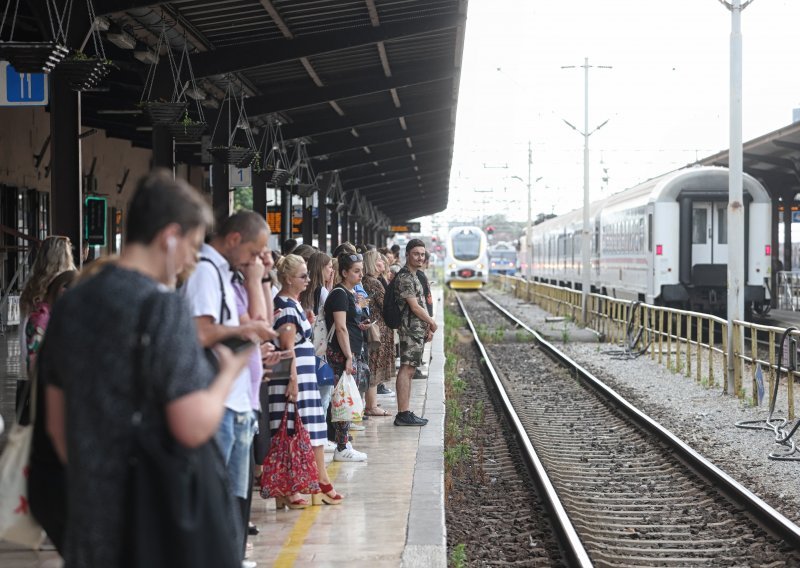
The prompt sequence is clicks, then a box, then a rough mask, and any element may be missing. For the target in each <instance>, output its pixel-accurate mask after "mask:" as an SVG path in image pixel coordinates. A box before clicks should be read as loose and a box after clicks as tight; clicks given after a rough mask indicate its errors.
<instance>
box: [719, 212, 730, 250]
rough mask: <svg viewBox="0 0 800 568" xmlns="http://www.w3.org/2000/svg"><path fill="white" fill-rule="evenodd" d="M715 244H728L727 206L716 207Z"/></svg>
mask: <svg viewBox="0 0 800 568" xmlns="http://www.w3.org/2000/svg"><path fill="white" fill-rule="evenodd" d="M717 220H718V223H717V244H720V245H727V244H728V208H727V207H725V206H723V207H719V208H718V209H717Z"/></svg>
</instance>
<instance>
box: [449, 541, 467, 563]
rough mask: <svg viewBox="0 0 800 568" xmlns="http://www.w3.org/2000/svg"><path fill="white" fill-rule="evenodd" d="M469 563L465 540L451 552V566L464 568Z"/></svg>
mask: <svg viewBox="0 0 800 568" xmlns="http://www.w3.org/2000/svg"><path fill="white" fill-rule="evenodd" d="M466 565H467V545H466V544H464V543H463V542H462V543H461V544H457V545H456V546H454V547H453V550H452V551H451V552H450V568H464V567H465V566H466Z"/></svg>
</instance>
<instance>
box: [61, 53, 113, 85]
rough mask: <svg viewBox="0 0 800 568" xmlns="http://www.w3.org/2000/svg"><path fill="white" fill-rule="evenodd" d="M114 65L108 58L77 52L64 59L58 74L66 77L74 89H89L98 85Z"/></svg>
mask: <svg viewBox="0 0 800 568" xmlns="http://www.w3.org/2000/svg"><path fill="white" fill-rule="evenodd" d="M80 55H83V54H80ZM113 66H114V64H113V63H112V62H111V61H109V60H107V59H104V60H103V59H97V58H87V57H86V56H83V57H80V56H78V54H76V56H73V57H69V58H67V59H65V60H64V61H62V62H61V63H60V64H59V66H58V71H56V74H57V75H58V76H59V77H64V78H65V79H66V80H67V82H68V83H69V86H70V88H71V89H72V90H73V91H88V90H89V89H94V88H95V87H97V86H98V85H99V84H100V82H101V81H102V80H103V79H104V78H105V77H106V75H108V74H109V73H110V72H111V68H112V67H113Z"/></svg>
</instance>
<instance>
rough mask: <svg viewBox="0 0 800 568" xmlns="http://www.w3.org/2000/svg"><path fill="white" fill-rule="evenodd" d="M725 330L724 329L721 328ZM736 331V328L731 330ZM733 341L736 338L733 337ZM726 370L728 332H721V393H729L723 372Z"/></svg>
mask: <svg viewBox="0 0 800 568" xmlns="http://www.w3.org/2000/svg"><path fill="white" fill-rule="evenodd" d="M722 331H723V332H724V331H725V330H724V329H723V330H722ZM733 331H734V333H736V329H734V330H733ZM734 341H736V338H735V337H734ZM727 372H728V334H727V333H723V334H722V384H723V386H722V394H730V393H729V392H728V381H727V377H726V376H725V374H726V373H727Z"/></svg>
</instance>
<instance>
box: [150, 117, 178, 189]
mask: <svg viewBox="0 0 800 568" xmlns="http://www.w3.org/2000/svg"><path fill="white" fill-rule="evenodd" d="M153 168H166V169H168V170H170V171H171V172H172V177H175V139H174V138H172V134H171V133H170V131H169V130H168V129H167V125H166V124H154V125H153Z"/></svg>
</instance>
